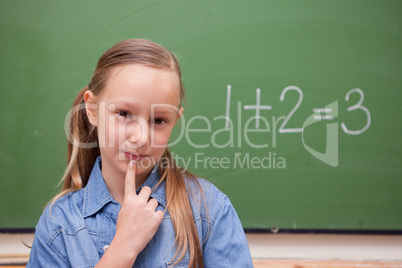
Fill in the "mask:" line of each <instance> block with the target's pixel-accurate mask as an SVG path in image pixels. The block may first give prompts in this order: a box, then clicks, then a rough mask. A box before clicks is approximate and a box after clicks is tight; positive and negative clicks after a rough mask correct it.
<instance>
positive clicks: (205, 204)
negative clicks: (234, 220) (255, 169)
mask: <svg viewBox="0 0 402 268" xmlns="http://www.w3.org/2000/svg"><path fill="white" fill-rule="evenodd" d="M187 191H188V196H189V200H190V204H191V206H192V208H193V213H195V214H198V216H199V217H201V218H205V219H208V221H212V222H211V223H213V221H214V220H215V219H216V218H217V217H218V215H219V214H220V212H221V211H222V210H223V209H224V208H225V207H232V204H231V202H230V200H229V198H228V197H227V196H226V194H224V193H223V192H222V191H221V190H219V189H218V187H216V186H215V184H213V183H212V182H210V181H208V180H206V179H203V178H198V177H197V178H194V179H189V180H187ZM194 216H196V215H194Z"/></svg>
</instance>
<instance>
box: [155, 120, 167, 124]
mask: <svg viewBox="0 0 402 268" xmlns="http://www.w3.org/2000/svg"><path fill="white" fill-rule="evenodd" d="M154 123H155V124H157V125H162V124H166V120H165V119H162V118H155V119H154Z"/></svg>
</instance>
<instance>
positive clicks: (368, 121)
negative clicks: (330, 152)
mask: <svg viewBox="0 0 402 268" xmlns="http://www.w3.org/2000/svg"><path fill="white" fill-rule="evenodd" d="M355 92H356V93H359V94H360V100H359V101H358V103H357V104H355V105H353V106H350V107H348V109H347V111H348V112H350V111H354V110H359V109H360V110H362V111H364V112H365V113H366V115H367V123H366V125H365V126H364V127H363V128H362V129H359V130H349V129H348V128H347V127H346V125H345V123H343V122H342V124H341V126H342V129H343V131H344V132H345V133H346V134H350V135H359V134H362V133H363V132H364V131H366V130H367V129H368V128H369V126H370V124H371V116H370V112H369V110H368V109H367V108H366V107H364V106H362V103H363V100H364V93H363V91H362V90H361V89H360V88H354V89H351V90H349V91H348V92H347V93H346V96H345V100H346V101H349V95H350V94H352V93H355Z"/></svg>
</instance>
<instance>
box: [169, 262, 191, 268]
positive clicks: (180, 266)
mask: <svg viewBox="0 0 402 268" xmlns="http://www.w3.org/2000/svg"><path fill="white" fill-rule="evenodd" d="M189 263H190V261H189V260H181V261H179V262H178V263H177V264H176V265H175V266H173V264H174V261H168V262H167V263H166V267H167V268H184V267H186V268H187V267H188V264H189Z"/></svg>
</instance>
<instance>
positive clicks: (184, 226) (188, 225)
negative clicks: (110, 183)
mask: <svg viewBox="0 0 402 268" xmlns="http://www.w3.org/2000/svg"><path fill="white" fill-rule="evenodd" d="M159 163H160V164H159V170H160V172H161V174H162V176H161V180H160V181H162V180H165V185H166V200H167V205H166V208H168V209H169V214H170V218H171V220H172V224H173V229H174V231H175V234H176V239H175V243H176V246H177V250H176V253H175V256H174V258H173V259H176V257H177V256H178V255H179V253H180V256H179V258H178V260H177V261H176V262H175V263H174V264H173V266H174V265H176V264H177V263H178V262H179V261H180V260H181V259H182V258H183V257H184V255H185V253H186V251H187V250H189V252H190V263H189V266H188V267H197V266H198V267H199V268H203V267H204V263H203V259H202V252H201V246H200V242H199V240H198V233H197V229H196V227H195V223H194V218H193V213H192V209H191V206H190V200H189V197H188V193H187V188H186V181H185V180H193V181H194V182H195V184H196V185H198V187H199V189H200V191H201V193H202V189H201V186H200V185H199V183H198V181H197V180H196V179H195V177H194V175H193V174H191V173H190V172H188V171H185V170H183V169H182V168H179V167H178V166H177V165H176V163H175V161H174V158H173V156H172V155H171V154H170V152H169V150H168V148H166V149H165V152H164V153H163V155H162V157H161V161H160V162H159ZM163 167H167V168H165V169H163ZM183 175H185V176H183Z"/></svg>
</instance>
